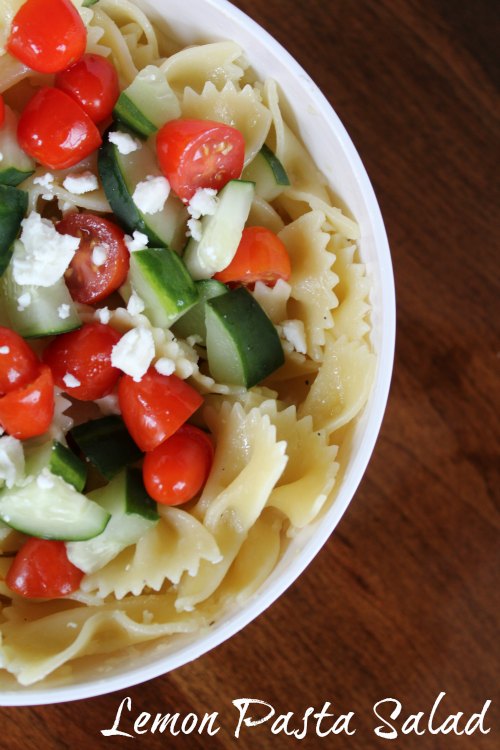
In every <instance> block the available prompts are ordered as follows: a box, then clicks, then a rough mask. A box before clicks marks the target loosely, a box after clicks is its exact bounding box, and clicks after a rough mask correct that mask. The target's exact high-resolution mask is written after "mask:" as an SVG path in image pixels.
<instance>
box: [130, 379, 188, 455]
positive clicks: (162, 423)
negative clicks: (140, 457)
mask: <svg viewBox="0 0 500 750" xmlns="http://www.w3.org/2000/svg"><path fill="white" fill-rule="evenodd" d="M118 400H119V404H120V409H121V412H122V416H123V419H124V422H125V424H126V425H127V429H128V431H129V432H130V434H131V435H132V438H133V439H134V440H135V442H136V443H137V445H138V446H139V448H140V449H141V450H143V451H152V450H154V449H155V448H156V447H157V446H158V445H160V443H163V441H164V440H166V439H167V438H169V437H170V436H171V435H173V434H174V432H176V431H177V430H178V429H179V427H180V426H181V425H183V424H184V422H186V421H187V420H188V419H189V417H190V416H191V415H192V414H194V412H195V411H196V410H197V409H198V408H199V407H200V406H201V405H202V403H203V398H202V397H201V396H200V394H199V393H198V391H196V390H195V389H194V388H192V387H191V386H190V385H188V383H186V382H184V380H181V379H180V378H178V377H177V376H176V375H160V373H158V372H156V370H155V369H153V368H150V369H149V370H148V371H147V373H146V374H145V375H144V376H143V377H142V379H141V380H140V381H139V382H136V381H135V380H134V379H133V378H132V377H130V375H124V376H123V377H122V379H121V380H120V383H119V385H118Z"/></svg>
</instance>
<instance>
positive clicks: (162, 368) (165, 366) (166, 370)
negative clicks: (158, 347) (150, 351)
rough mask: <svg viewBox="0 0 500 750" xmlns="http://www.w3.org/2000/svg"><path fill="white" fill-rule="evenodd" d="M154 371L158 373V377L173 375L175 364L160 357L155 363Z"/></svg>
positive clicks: (171, 360) (166, 358)
mask: <svg viewBox="0 0 500 750" xmlns="http://www.w3.org/2000/svg"><path fill="white" fill-rule="evenodd" d="M155 370H156V372H159V373H160V375H173V374H174V372H175V362H174V360H173V359H169V358H168V357H160V359H159V360H157V361H156V362H155Z"/></svg>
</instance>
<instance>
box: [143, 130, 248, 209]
mask: <svg viewBox="0 0 500 750" xmlns="http://www.w3.org/2000/svg"><path fill="white" fill-rule="evenodd" d="M156 149H157V153H158V159H159V162H160V167H161V169H162V171H163V173H164V174H165V176H166V177H167V179H168V181H169V182H170V185H171V187H172V189H173V190H175V192H176V193H177V195H178V196H179V198H181V199H182V200H183V201H184V202H185V203H187V202H188V201H189V200H190V199H191V198H192V196H193V195H194V193H195V192H196V190H197V189H198V188H215V189H216V190H220V188H222V187H224V185H225V184H226V183H227V182H229V180H234V179H236V178H238V177H240V175H241V172H242V170H243V160H244V156H245V141H244V140H243V136H242V134H241V133H240V131H239V130H236V128H232V127H230V126H229V125H225V124H224V123H222V122H212V121H211V120H170V122H167V123H166V124H165V125H164V126H163V127H162V128H160V130H159V131H158V134H157V136H156Z"/></svg>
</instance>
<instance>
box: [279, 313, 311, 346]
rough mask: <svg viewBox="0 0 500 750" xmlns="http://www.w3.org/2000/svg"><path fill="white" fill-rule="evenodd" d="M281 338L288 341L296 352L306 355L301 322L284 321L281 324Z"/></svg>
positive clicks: (304, 334) (304, 335)
mask: <svg viewBox="0 0 500 750" xmlns="http://www.w3.org/2000/svg"><path fill="white" fill-rule="evenodd" d="M281 330H282V332H283V338H284V339H285V341H288V342H289V343H290V344H291V345H292V346H293V348H294V349H295V351H296V352H299V353H300V354H306V353H307V341H306V332H305V329H304V323H303V322H302V321H301V320H284V321H283V322H282V324H281Z"/></svg>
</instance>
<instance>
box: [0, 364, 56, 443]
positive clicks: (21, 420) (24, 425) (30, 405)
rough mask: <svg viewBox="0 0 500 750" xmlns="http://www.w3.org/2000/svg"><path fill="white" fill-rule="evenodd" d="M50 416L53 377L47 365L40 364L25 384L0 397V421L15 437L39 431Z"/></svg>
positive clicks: (24, 437) (45, 429)
mask: <svg viewBox="0 0 500 750" xmlns="http://www.w3.org/2000/svg"><path fill="white" fill-rule="evenodd" d="M53 416H54V379H53V377H52V373H51V371H50V367H47V366H46V365H40V366H39V368H38V375H37V377H36V378H35V380H33V381H32V382H31V383H29V385H26V386H23V387H21V388H17V389H16V390H15V391H10V393H6V394H5V396H2V397H0V425H1V426H2V427H3V429H4V430H5V432H7V433H8V434H9V435H12V437H15V438H18V439H19V440H27V439H28V438H30V437H36V436H37V435H43V433H44V432H46V431H47V430H48V429H49V427H50V423H51V422H52V417H53Z"/></svg>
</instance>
